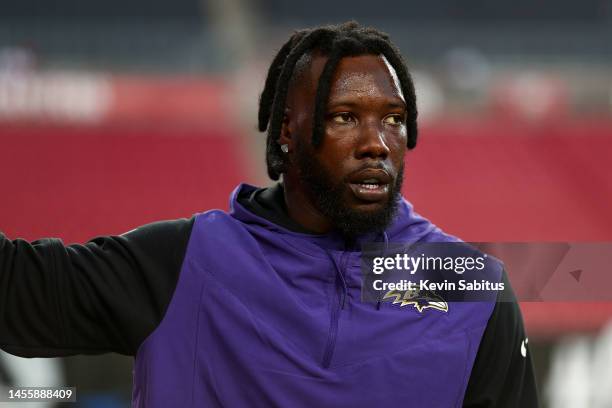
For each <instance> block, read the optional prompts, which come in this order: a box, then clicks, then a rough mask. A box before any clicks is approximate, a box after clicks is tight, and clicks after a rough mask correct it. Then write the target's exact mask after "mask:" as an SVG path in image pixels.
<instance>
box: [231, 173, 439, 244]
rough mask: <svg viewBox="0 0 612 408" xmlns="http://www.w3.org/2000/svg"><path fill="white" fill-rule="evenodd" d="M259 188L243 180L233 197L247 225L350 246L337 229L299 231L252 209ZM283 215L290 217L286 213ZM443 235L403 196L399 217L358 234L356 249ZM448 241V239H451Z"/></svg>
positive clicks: (235, 210) (237, 215) (233, 211)
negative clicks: (247, 203) (375, 230)
mask: <svg viewBox="0 0 612 408" xmlns="http://www.w3.org/2000/svg"><path fill="white" fill-rule="evenodd" d="M258 189H259V188H258V187H255V186H252V185H249V184H246V183H242V184H240V185H239V186H238V187H236V188H235V189H234V191H233V192H232V194H231V197H230V215H231V216H232V217H234V218H236V219H237V220H239V221H241V222H242V223H244V224H247V225H253V226H260V227H263V228H265V229H268V230H271V231H275V232H277V233H280V234H288V235H290V236H293V237H296V238H297V237H301V238H303V239H306V240H308V241H311V242H316V243H318V244H320V245H323V246H325V247H328V248H330V249H346V248H345V240H344V237H343V236H342V235H341V234H340V233H338V232H337V231H332V232H329V233H327V234H310V233H301V232H295V231H291V230H289V229H288V228H286V227H283V226H281V225H279V224H278V223H275V222H273V221H271V220H269V219H267V218H265V217H264V216H263V215H262V214H256V213H255V212H253V211H251V210H250V209H249V208H247V207H246V206H245V205H244V204H243V203H244V201H245V200H246V199H247V198H248V197H249V196H251V194H252V193H253V192H255V191H256V190H258ZM283 216H284V217H287V218H288V215H287V214H286V212H285V213H284V214H283ZM439 235H445V234H443V233H442V232H441V231H440V230H439V229H438V228H437V227H436V226H435V225H433V224H432V223H431V222H429V220H427V219H426V218H424V217H421V216H420V215H418V214H417V213H415V212H414V210H413V206H412V204H411V203H410V202H408V200H406V199H405V198H404V197H403V196H402V197H400V203H399V205H398V209H397V212H396V214H395V217H394V218H393V221H392V222H391V224H390V225H389V226H388V227H387V229H386V230H385V231H384V232H381V233H368V234H363V235H360V236H358V237H356V244H358V245H356V248H357V249H358V248H360V246H361V245H360V244H361V243H366V242H377V241H385V242H393V241H394V240H398V241H400V240H401V242H403V243H411V242H416V241H420V240H423V239H426V240H427V241H429V240H431V239H432V238H433V239H434V240H435V238H434V237H435V236H439ZM440 238H441V237H440ZM444 240H445V241H446V240H448V238H447V239H444Z"/></svg>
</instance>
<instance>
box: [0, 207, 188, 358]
mask: <svg viewBox="0 0 612 408" xmlns="http://www.w3.org/2000/svg"><path fill="white" fill-rule="evenodd" d="M193 220H194V219H193V218H192V219H189V220H187V219H181V220H175V221H163V222H158V223H153V224H149V225H145V226H143V227H140V228H137V229H135V230H133V231H130V232H128V233H125V234H123V235H120V236H110V237H99V238H96V239H94V240H92V241H90V242H88V243H86V244H84V245H69V246H64V245H63V244H62V242H61V241H60V240H57V239H42V240H38V241H34V242H32V243H29V242H27V241H24V240H20V239H18V240H14V241H10V240H8V239H7V238H6V237H5V236H4V235H2V234H0V348H2V349H3V350H5V351H7V352H9V353H11V354H15V355H18V356H22V357H52V356H67V355H74V354H99V353H104V352H117V353H121V354H127V355H134V354H135V353H136V351H137V349H138V347H139V345H140V344H141V342H142V341H143V340H144V339H145V338H146V337H147V336H148V335H149V334H150V333H151V332H152V331H153V330H154V329H155V327H156V326H157V325H158V324H159V322H160V321H161V319H162V318H163V315H164V313H165V311H166V308H167V306H168V304H169V302H170V299H171V297H172V294H173V292H174V289H175V287H176V283H177V281H178V275H179V272H180V268H181V265H182V262H183V258H184V254H185V251H186V248H187V242H188V240H189V236H190V234H191V228H192V225H193Z"/></svg>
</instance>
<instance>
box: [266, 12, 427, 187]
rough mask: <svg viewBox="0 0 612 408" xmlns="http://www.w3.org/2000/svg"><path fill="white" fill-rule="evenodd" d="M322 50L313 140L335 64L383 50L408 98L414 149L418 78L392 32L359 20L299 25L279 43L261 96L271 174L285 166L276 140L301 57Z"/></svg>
mask: <svg viewBox="0 0 612 408" xmlns="http://www.w3.org/2000/svg"><path fill="white" fill-rule="evenodd" d="M315 50H316V51H318V52H320V53H321V54H322V55H324V56H326V57H328V60H327V62H326V64H325V67H324V68H323V72H322V73H321V76H320V78H319V83H318V85H317V92H316V98H315V113H314V123H313V135H312V144H313V146H314V147H317V146H319V145H320V144H321V141H322V138H323V135H324V133H325V123H324V118H325V111H326V109H327V100H328V97H329V93H330V87H331V80H332V77H333V74H334V71H335V69H336V66H337V65H338V63H339V62H340V60H341V59H342V58H343V57H349V56H359V55H367V54H373V55H379V54H382V55H383V56H384V57H385V58H386V59H387V61H388V62H389V64H390V65H391V66H392V67H393V69H395V72H396V73H397V76H398V78H399V81H400V86H401V88H402V93H403V94H404V98H405V100H406V105H407V110H408V118H407V124H406V126H407V130H408V140H407V143H406V144H407V147H408V148H409V149H413V148H414V147H415V146H416V141H417V123H416V119H417V108H416V95H415V91H414V83H413V82H412V78H411V76H410V73H409V72H408V68H407V67H406V64H405V63H404V61H403V59H402V56H401V54H400V52H399V50H398V49H397V47H396V46H395V45H393V44H392V43H391V41H390V40H389V36H388V35H387V34H385V33H383V32H381V31H378V30H376V29H375V28H371V27H363V26H361V25H359V24H358V23H357V22H355V21H349V22H346V23H343V24H339V25H330V26H322V27H316V28H312V29H305V30H299V31H296V32H295V33H294V34H293V35H292V36H291V37H290V38H289V40H288V41H287V42H286V43H285V44H284V45H283V46H282V47H281V49H280V50H279V51H278V53H277V54H276V56H275V57H274V59H273V60H272V64H270V68H269V69H268V76H267V78H266V83H265V86H264V90H263V92H262V94H261V98H260V100H259V116H258V119H259V131H260V132H265V131H266V130H267V131H268V136H267V140H266V165H267V167H268V176H269V177H270V178H271V179H272V180H278V179H279V177H280V175H281V173H283V172H284V171H285V159H284V157H283V153H282V152H281V150H280V145H279V144H278V138H279V137H280V132H281V129H282V124H283V116H284V112H285V104H286V99H287V93H288V91H289V87H290V84H291V79H292V75H293V74H294V70H295V67H296V64H297V63H298V61H299V60H300V59H301V58H302V57H304V56H306V55H309V54H310V53H312V52H313V51H315Z"/></svg>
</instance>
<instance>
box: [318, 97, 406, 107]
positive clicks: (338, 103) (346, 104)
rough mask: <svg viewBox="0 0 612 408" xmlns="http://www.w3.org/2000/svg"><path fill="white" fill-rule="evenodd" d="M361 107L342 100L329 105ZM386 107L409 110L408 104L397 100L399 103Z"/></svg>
mask: <svg viewBox="0 0 612 408" xmlns="http://www.w3.org/2000/svg"><path fill="white" fill-rule="evenodd" d="M359 105H360V104H359V103H357V102H353V101H348V100H342V99H339V100H337V101H329V102H328V104H327V106H328V107H336V106H346V107H350V108H355V107H358V106H359ZM385 107H386V108H390V109H395V108H399V109H408V107H407V106H406V103H405V102H404V101H402V100H401V99H397V102H388V103H386V104H385Z"/></svg>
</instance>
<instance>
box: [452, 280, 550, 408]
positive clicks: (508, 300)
mask: <svg viewBox="0 0 612 408" xmlns="http://www.w3.org/2000/svg"><path fill="white" fill-rule="evenodd" d="M503 282H504V285H505V288H506V289H505V290H504V299H503V300H498V302H497V303H496V305H495V309H494V310H493V313H492V315H491V317H490V318H489V322H488V324H487V327H486V329H485V332H484V335H483V337H482V340H481V342H480V347H479V348H478V354H477V355H476V361H475V362H474V366H473V368H472V374H471V376H470V380H469V383H468V387H467V390H466V393H465V398H464V401H463V406H464V407H469V408H485V407H495V408H510V407H512V408H515V407H516V408H519V407H520V408H532V407H533V408H535V407H538V406H539V403H538V393H537V388H536V382H535V375H534V371H533V363H532V360H531V354H530V353H529V347H528V340H527V336H526V334H525V328H524V326H523V318H522V315H521V311H520V309H519V305H518V303H517V301H516V297H515V296H514V293H513V292H512V288H511V287H510V283H509V281H508V277H507V275H506V273H505V272H504V275H503Z"/></svg>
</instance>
